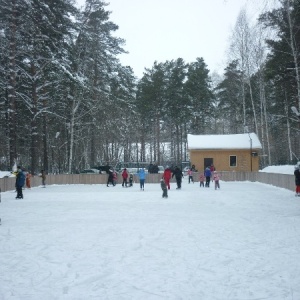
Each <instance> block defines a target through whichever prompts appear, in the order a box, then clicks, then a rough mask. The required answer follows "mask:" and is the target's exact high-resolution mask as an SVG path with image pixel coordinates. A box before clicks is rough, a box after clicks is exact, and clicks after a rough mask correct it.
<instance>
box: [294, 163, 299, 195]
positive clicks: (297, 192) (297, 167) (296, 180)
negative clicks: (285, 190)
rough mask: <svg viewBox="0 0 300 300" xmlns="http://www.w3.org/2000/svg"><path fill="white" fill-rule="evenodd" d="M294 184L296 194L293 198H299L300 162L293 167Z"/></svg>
mask: <svg viewBox="0 0 300 300" xmlns="http://www.w3.org/2000/svg"><path fill="white" fill-rule="evenodd" d="M294 175H295V184H296V194H295V196H298V197H300V162H298V163H297V165H296V166H295V171H294Z"/></svg>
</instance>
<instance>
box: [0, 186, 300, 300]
mask: <svg viewBox="0 0 300 300" xmlns="http://www.w3.org/2000/svg"><path fill="white" fill-rule="evenodd" d="M161 194H162V193H161V190H160V187H159V185H156V184H146V186H145V191H144V192H142V191H140V190H139V187H138V185H137V184H135V185H134V187H133V188H127V189H126V188H122V187H121V186H120V185H118V186H116V187H109V188H107V187H106V186H105V185H103V186H100V185H74V186H73V185H67V186H48V187H47V188H46V189H43V188H34V189H32V190H26V191H25V192H24V197H25V199H24V200H15V199H14V197H15V194H14V193H13V192H6V193H2V203H1V204H0V217H1V218H2V225H1V226H0V253H1V255H0V300H12V299H13V300H41V299H42V300H53V299H59V300H60V299H64V300H65V299H68V300H85V299H101V300H135V299H136V300H148V299H149V300H156V299H163V300H164V299H166V300H175V299H176V300H177V299H182V300H188V299H192V300H244V299H245V300H258V299H268V300H283V299H289V300H298V299H300V199H299V198H297V197H294V193H293V192H291V191H288V190H284V189H279V188H276V187H272V186H268V185H263V184H259V183H249V182H246V183H235V182H221V190H217V191H215V190H214V188H213V187H211V188H209V189H208V188H200V187H199V186H198V184H196V183H195V184H188V183H187V182H186V181H184V183H183V188H182V190H180V191H177V190H175V184H174V183H173V184H172V186H171V190H170V191H169V198H168V199H162V198H161Z"/></svg>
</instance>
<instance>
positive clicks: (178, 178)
mask: <svg viewBox="0 0 300 300" xmlns="http://www.w3.org/2000/svg"><path fill="white" fill-rule="evenodd" d="M174 176H175V179H176V183H177V188H176V189H177V190H180V189H181V182H182V177H183V174H182V171H181V169H180V168H179V167H177V166H176V167H175V169H174V171H173V174H172V178H173V177H174Z"/></svg>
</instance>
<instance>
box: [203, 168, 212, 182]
mask: <svg viewBox="0 0 300 300" xmlns="http://www.w3.org/2000/svg"><path fill="white" fill-rule="evenodd" d="M204 176H205V178H206V182H205V186H206V187H209V183H210V177H211V171H210V168H209V167H207V168H206V169H205V171H204Z"/></svg>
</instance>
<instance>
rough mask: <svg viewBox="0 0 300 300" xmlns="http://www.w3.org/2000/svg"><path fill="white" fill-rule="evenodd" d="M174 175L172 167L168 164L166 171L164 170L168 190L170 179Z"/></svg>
mask: <svg viewBox="0 0 300 300" xmlns="http://www.w3.org/2000/svg"><path fill="white" fill-rule="evenodd" d="M171 177H172V172H171V169H170V168H169V167H168V166H167V167H166V169H165V171H164V175H163V178H164V180H165V183H166V186H167V187H168V190H169V189H170V180H171Z"/></svg>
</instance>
